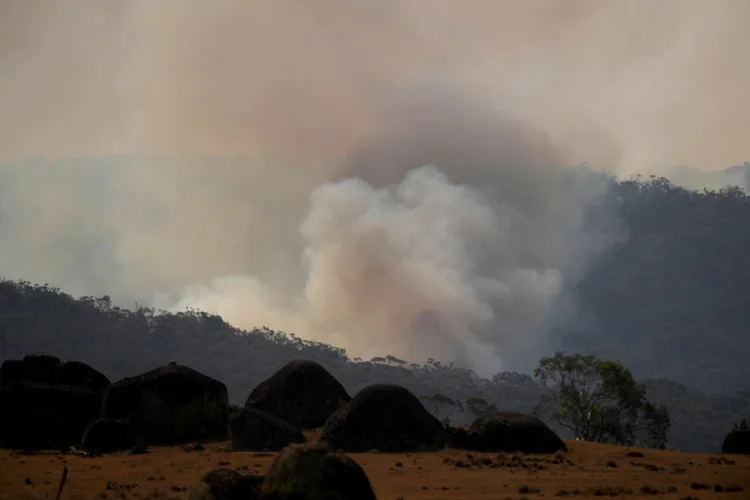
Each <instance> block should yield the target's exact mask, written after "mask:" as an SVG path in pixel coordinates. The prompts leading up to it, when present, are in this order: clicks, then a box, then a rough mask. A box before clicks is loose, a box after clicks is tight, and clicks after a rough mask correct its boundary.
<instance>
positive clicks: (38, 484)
mask: <svg viewBox="0 0 750 500" xmlns="http://www.w3.org/2000/svg"><path fill="white" fill-rule="evenodd" d="M567 444H568V446H569V448H570V451H569V452H568V453H565V454H559V455H558V456H550V455H510V454H497V453H493V454H490V453H470V454H467V453H466V452H462V451H458V450H451V449H446V450H442V451H438V452H433V453H408V454H386V453H352V454H349V456H351V457H352V458H353V459H354V460H355V461H357V462H358V463H359V464H360V465H362V467H363V468H364V469H365V472H366V473H367V475H368V477H369V478H370V482H371V483H372V486H373V489H374V490H375V493H376V495H377V497H378V498H381V499H394V498H405V499H413V500H417V499H434V498H441V499H464V498H477V499H482V498H486V499H496V498H536V497H540V496H542V495H543V496H545V497H552V496H560V497H563V496H571V497H574V498H576V499H579V498H601V497H602V496H605V497H607V496H617V497H620V496H623V495H625V496H627V497H628V498H646V497H651V496H659V497H663V496H664V495H665V494H668V498H674V499H687V498H700V499H701V500H708V499H712V498H721V499H725V500H732V499H737V500H739V499H744V498H747V492H748V491H750V479H748V478H750V473H749V472H750V458H748V457H745V456H731V457H730V456H723V455H711V454H708V453H704V454H701V453H683V452H674V451H660V450H637V449H629V448H623V447H619V446H612V445H602V444H596V443H584V442H579V441H571V442H568V443H567ZM639 451H640V452H641V453H643V456H642V457H633V456H628V453H631V452H636V453H638V452H639ZM275 456H276V454H275V453H253V452H229V451H227V443H215V444H210V445H206V447H205V450H202V451H193V452H187V451H185V450H183V449H182V447H157V448H152V449H151V450H150V453H148V454H146V455H135V456H133V455H127V454H124V453H115V454H112V455H106V456H103V457H98V458H89V457H78V456H69V455H61V454H57V453H42V454H37V455H30V456H29V455H19V454H16V453H10V454H7V453H6V454H3V455H1V456H0V470H2V471H3V474H2V476H1V477H0V500H4V499H9V500H10V499H13V500H17V499H26V498H28V499H36V498H53V496H54V495H55V493H56V492H57V488H58V484H59V481H60V474H61V472H62V469H63V466H66V467H67V468H68V471H69V472H68V480H67V482H66V485H65V488H64V493H63V496H62V498H71V499H73V498H77V499H88V498H145V499H149V498H151V499H156V498H162V499H164V498H169V499H175V500H176V499H182V498H187V497H188V491H189V489H190V487H191V486H192V485H193V484H195V483H196V481H197V479H198V478H200V477H201V476H203V474H205V473H206V472H208V471H209V470H211V469H213V468H215V467H228V468H231V469H235V470H238V471H240V472H244V473H251V474H258V475H263V474H264V473H265V472H266V471H267V470H268V468H269V466H270V464H271V462H272V461H273V459H274V458H275Z"/></svg>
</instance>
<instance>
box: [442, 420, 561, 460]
mask: <svg viewBox="0 0 750 500" xmlns="http://www.w3.org/2000/svg"><path fill="white" fill-rule="evenodd" d="M447 442H448V445H449V446H451V447H453V448H461V449H465V450H472V451H487V452H508V453H512V452H522V453H556V452H558V451H566V450H567V447H566V446H565V443H564V442H563V441H562V440H561V439H560V438H559V437H558V436H557V434H555V433H554V432H553V431H552V429H550V428H549V427H547V425H546V424H545V423H544V422H542V421H541V420H539V419H538V418H536V417H533V416H531V415H526V414H524V413H515V412H501V413H495V414H492V415H488V416H484V417H480V418H478V419H476V420H475V421H474V423H472V424H471V426H470V427H469V429H468V430H463V429H450V430H449V432H448V438H447Z"/></svg>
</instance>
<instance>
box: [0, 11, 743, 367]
mask: <svg viewBox="0 0 750 500" xmlns="http://www.w3.org/2000/svg"><path fill="white" fill-rule="evenodd" d="M748 14H750V5H748V4H747V2H744V1H741V0H738V1H733V0H722V1H716V2H703V1H701V0H684V1H664V2H650V1H639V0H634V1H632V2H619V3H614V2H611V3H605V2H593V1H584V0H580V1H579V0H573V1H568V2H555V1H542V0H527V1H524V2H497V1H481V0H475V1H472V2H466V3H459V2H453V1H451V0H424V1H420V0H414V1H411V0H382V1H379V2H365V1H362V2H359V1H350V0H348V1H344V0H340V1H339V0H321V1H317V2H300V1H294V0H273V1H271V0H269V1H264V0H254V1H248V2H231V1H229V0H217V1H215V2H210V3H208V2H201V1H191V0H179V1H177V0H162V1H160V2H147V1H138V0H132V1H123V2H116V3H108V2H96V1H89V0H78V1H76V2H74V3H63V2H54V1H45V0H38V1H35V2H25V1H14V0H0V113H1V116H3V120H2V121H0V162H2V163H3V165H2V166H0V274H2V275H5V276H8V277H14V278H15V277H22V278H26V279H29V280H31V281H37V282H50V283H53V284H57V285H60V286H62V287H63V288H64V289H65V290H66V291H70V292H71V293H73V294H76V295H79V294H99V295H101V294H105V293H107V294H110V295H112V297H113V298H114V299H115V300H116V301H118V302H119V303H122V304H130V303H132V301H134V300H137V301H139V302H141V303H153V304H155V305H157V306H159V307H165V308H180V307H185V306H194V307H201V308H205V309H207V310H210V311H214V312H219V313H220V314H222V316H224V317H225V318H226V319H227V320H229V321H230V322H232V323H234V324H236V325H238V326H241V327H252V326H258V325H262V324H267V325H268V326H271V327H273V328H278V329H284V330H287V331H292V332H296V333H298V334H300V335H302V336H305V337H308V338H315V339H318V340H322V341H325V342H330V343H333V344H336V345H339V346H342V347H346V348H347V349H348V350H349V352H350V353H351V354H352V355H355V356H363V357H369V356H374V355H383V354H386V353H390V354H394V355H398V356H401V357H404V358H407V359H414V360H417V361H418V360H422V359H425V358H426V357H428V356H432V357H435V358H439V359H445V360H454V361H458V362H460V363H462V364H464V365H467V366H472V367H474V368H476V369H478V370H480V371H483V372H494V371H497V370H498V369H500V368H501V367H503V368H515V367H518V368H521V367H524V366H526V365H527V364H528V361H529V360H530V359H531V358H532V357H533V354H534V352H535V350H537V349H540V348H543V347H544V345H545V343H546V342H547V341H548V339H549V337H548V336H549V335H550V332H551V331H552V329H553V326H554V324H555V321H557V320H558V319H559V317H558V315H559V311H560V308H561V307H563V306H565V305H567V306H570V305H571V304H572V305H573V306H575V305H577V304H575V300H574V297H571V296H570V295H569V294H568V293H567V290H568V288H569V285H571V284H573V283H575V282H577V281H578V280H580V279H581V278H582V277H583V276H585V273H586V272H587V270H588V269H589V266H591V265H592V264H593V263H595V262H596V259H597V258H598V256H599V255H601V252H602V251H603V250H605V249H606V248H608V247H609V246H610V245H611V244H613V243H614V242H615V241H618V240H619V239H620V238H622V237H624V235H623V233H622V232H621V230H620V227H619V225H618V223H617V220H616V219H614V218H613V216H612V212H611V211H610V210H609V209H608V208H607V207H605V206H600V201H601V196H602V194H603V192H604V189H605V187H604V186H603V185H602V184H601V180H600V179H599V178H597V177H593V176H590V175H586V174H585V173H582V172H580V171H576V170H572V169H570V168H569V166H570V165H572V164H575V163H577V162H579V161H589V162H591V163H592V164H596V165H604V166H606V167H607V168H608V169H611V170H613V171H616V172H619V173H631V172H636V171H643V170H648V169H652V170H653V168H654V166H655V165H674V164H689V165H692V166H694V167H697V168H700V169H710V168H715V167H725V166H728V165H732V164H741V163H742V162H743V161H745V160H746V159H747V158H746V157H747V153H748V151H747V141H746V138H747V137H748V135H749V133H750V119H748V117H749V116H750V100H749V99H746V89H747V88H748V84H749V83H750V66H748V65H747V64H743V61H744V59H743V57H744V52H745V48H746V47H747V46H748V42H750V32H748V30H747V29H746V26H745V24H746V20H747V19H748V18H750V16H749V15H748ZM160 154H163V155H165V156H164V157H161V156H152V155H160ZM34 155H44V156H46V157H48V158H51V159H50V160H41V159H38V158H37V159H33V158H32V159H26V160H24V159H23V158H26V157H28V156H34ZM112 155H119V156H112ZM591 207H593V210H592V209H591ZM592 213H593V214H595V215H596V217H594V218H593V219H592V217H591V214H592Z"/></svg>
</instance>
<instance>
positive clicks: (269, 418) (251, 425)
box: [229, 408, 305, 451]
mask: <svg viewBox="0 0 750 500" xmlns="http://www.w3.org/2000/svg"><path fill="white" fill-rule="evenodd" d="M229 437H230V439H231V440H232V448H233V449H235V450H254V451H263V450H269V451H279V450H281V449H282V448H284V447H286V446H289V445H290V444H292V443H304V442H305V436H303V435H302V433H301V432H300V431H299V430H297V429H295V428H294V427H292V426H291V425H289V424H288V423H286V422H284V421H283V420H281V419H280V418H278V417H276V416H274V415H271V414H270V413H266V412H263V411H260V410H248V409H247V408H243V409H240V410H236V411H234V412H232V414H231V415H230V417H229Z"/></svg>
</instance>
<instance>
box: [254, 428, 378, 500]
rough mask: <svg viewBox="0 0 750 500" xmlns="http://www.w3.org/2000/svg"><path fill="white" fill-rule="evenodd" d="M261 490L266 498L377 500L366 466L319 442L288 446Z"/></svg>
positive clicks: (270, 469)
mask: <svg viewBox="0 0 750 500" xmlns="http://www.w3.org/2000/svg"><path fill="white" fill-rule="evenodd" d="M262 491H263V498H276V499H282V498H289V499H291V498H299V499H306V500H351V499H357V500H375V493H374V492H373V490H372V485H371V484H370V480H369V479H368V478H367V474H365V471H364V469H362V467H361V466H360V465H359V464H358V463H357V462H355V461H354V460H352V459H351V458H349V457H347V456H345V455H342V454H340V453H336V452H334V451H333V450H332V449H331V448H330V447H329V446H327V445H326V444H325V443H320V442H315V443H306V444H303V445H295V446H290V447H288V448H285V449H284V450H283V451H282V452H281V453H280V454H279V456H278V457H276V460H274V462H273V463H272V464H271V467H270V468H269V470H268V473H267V474H266V478H265V481H263V488H262Z"/></svg>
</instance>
